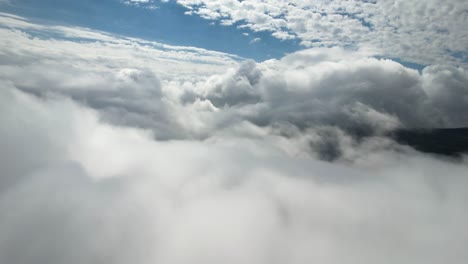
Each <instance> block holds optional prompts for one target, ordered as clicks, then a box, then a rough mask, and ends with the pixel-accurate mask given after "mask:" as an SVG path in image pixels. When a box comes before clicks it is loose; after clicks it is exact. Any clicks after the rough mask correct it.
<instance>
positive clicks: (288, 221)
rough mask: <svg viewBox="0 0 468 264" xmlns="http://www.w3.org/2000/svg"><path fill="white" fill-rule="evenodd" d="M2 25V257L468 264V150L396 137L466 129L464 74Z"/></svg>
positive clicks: (335, 54)
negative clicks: (417, 145) (395, 134)
mask: <svg viewBox="0 0 468 264" xmlns="http://www.w3.org/2000/svg"><path fill="white" fill-rule="evenodd" d="M0 18H1V19H2V20H1V21H2V25H3V26H2V28H0V36H1V38H2V39H4V40H5V41H2V42H1V43H0V56H1V61H2V65H1V66H0V87H1V89H0V146H2V147H1V148H0V167H1V168H2V171H1V173H0V210H1V211H2V212H3V213H2V217H0V234H2V235H1V236H0V262H2V263H3V262H5V263H11V264H17V263H18V264H19V263H21V264H23V263H38V264H42V263H44V264H45V263H47V264H55V263H71V264H74V263H116V264H119V263H122V264H124V263H171V264H173V263H204V264H205V263H220V262H222V263H256V264H259V263H260V264H261V263H292V264H296V263H298V264H299V263H314V262H320V263H325V264H334V263H343V262H347V263H376V262H378V263H395V262H397V263H429V264H431V263H440V262H442V261H448V262H450V263H455V264H458V263H460V264H461V263H465V262H466V259H467V258H468V255H467V254H466V250H465V248H464V245H465V244H466V241H467V238H468V233H467V231H466V228H463V227H464V225H465V222H467V220H468V212H467V210H465V209H464V208H465V207H466V206H465V205H466V201H468V196H467V193H466V190H465V188H464V186H466V185H467V184H468V182H467V178H466V171H467V169H468V162H467V158H466V155H465V156H462V157H461V158H460V159H458V160H449V159H444V158H440V157H436V156H431V155H427V154H423V153H420V152H417V151H416V150H413V149H410V148H409V147H406V146H402V145H399V144H397V143H396V142H393V141H392V140H391V139H390V138H388V137H386V136H385V133H387V132H388V131H392V130H393V129H395V128H398V127H408V128H413V127H435V126H437V127H452V126H465V125H466V124H467V119H466V117H464V116H463V115H462V113H465V112H466V110H468V109H466V107H467V105H468V104H466V103H465V102H466V98H465V97H466V96H465V95H466V92H467V91H466V87H468V86H467V85H466V84H467V80H468V78H467V73H466V71H465V70H464V69H463V68H459V67H458V68H457V67H453V66H441V65H431V66H429V67H426V68H425V69H424V70H423V71H422V72H421V73H420V72H418V71H415V70H412V69H409V68H406V67H404V66H403V65H401V64H399V63H397V62H395V61H391V60H386V59H376V58H373V57H372V56H373V55H375V53H374V50H372V49H361V50H358V51H349V50H346V49H341V48H320V49H309V50H304V51H300V52H297V53H293V54H290V55H288V56H285V57H284V58H282V59H279V60H269V61H265V62H261V63H256V62H254V61H250V60H246V61H244V60H242V61H241V60H240V59H239V58H237V57H233V56H231V55H229V54H223V53H216V52H211V51H207V50H202V49H197V48H193V47H173V46H166V45H162V44H158V43H154V42H146V41H143V40H138V39H129V38H124V37H118V36H114V35H110V34H107V33H104V32H96V31H92V30H87V29H82V28H70V27H45V26H42V25H39V24H34V23H32V22H30V21H28V20H26V19H23V18H20V17H14V16H8V15H2V16H0ZM33 31H35V32H36V33H37V32H42V33H43V34H42V35H41V34H37V35H35V34H34V32H33ZM50 32H54V33H55V34H56V36H55V37H54V38H47V37H39V36H44V35H47V33H50ZM70 36H73V37H70ZM77 36H81V37H78V38H76V37H77ZM96 54H98V55H96Z"/></svg>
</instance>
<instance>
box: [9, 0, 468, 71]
mask: <svg viewBox="0 0 468 264" xmlns="http://www.w3.org/2000/svg"><path fill="white" fill-rule="evenodd" d="M2 3H3V4H2ZM5 3H6V4H5ZM422 3H424V4H422ZM0 10H1V11H3V12H7V13H13V14H17V15H20V16H24V17H26V18H28V19H31V20H36V21H38V22H41V23H48V24H55V25H69V26H79V27H87V28H91V29H95V30H101V31H106V32H110V33H114V34H118V35H123V36H131V37H138V38H141V39H146V40H152V41H157V42H160V43H165V44H170V45H179V46H191V47H199V48H204V49H207V50H213V51H220V52H224V53H229V54H234V55H238V56H241V57H243V58H249V59H254V60H256V61H264V60H267V59H270V58H281V57H283V56H284V55H285V54H289V53H292V52H294V51H298V50H301V49H306V48H317V47H342V48H347V49H354V50H359V49H361V50H362V49H365V50H372V52H371V53H372V54H373V55H374V56H375V57H377V58H391V59H394V60H396V61H398V62H400V63H403V64H404V65H406V66H408V67H411V68H415V69H418V70H421V69H423V68H424V66H426V65H431V64H452V65H457V66H461V65H463V66H466V64H467V63H468V53H467V49H468V47H467V44H466V43H468V34H467V33H466V30H465V29H464V24H465V23H466V19H467V16H468V15H467V14H468V8H467V7H466V5H463V1H455V2H454V3H451V4H447V5H446V6H445V7H444V8H440V7H439V3H438V1H435V0H431V1H424V2H420V1H380V2H376V1H364V0H354V1H343V0H329V1H312V2H311V1H307V0H294V1H274V0H264V1H257V0H252V1H237V0H219V1H211V0H164V1H162V0H101V1H93V0H83V1H76V0H62V1H57V0H41V1H36V0H3V1H0ZM188 13H190V14H188ZM413 14H418V16H415V15H413ZM431 21H437V23H431Z"/></svg>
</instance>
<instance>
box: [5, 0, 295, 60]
mask: <svg viewBox="0 0 468 264" xmlns="http://www.w3.org/2000/svg"><path fill="white" fill-rule="evenodd" d="M157 5H158V8H156V9H150V8H143V7H142V6H140V7H137V6H132V5H126V4H123V3H122V2H121V1H120V0H100V1H95V0H80V1H76V0H61V1H56V0H41V1H37V0H14V1H13V2H12V5H4V6H1V7H0V9H1V11H3V12H8V13H13V14H16V15H20V16H24V17H27V18H30V19H35V20H36V21H38V22H41V23H44V24H60V25H68V26H79V27H87V28H91V29H95V30H100V31H106V32H110V33H113V34H118V35H124V36H129V37H136V38H142V39H146V40H152V41H157V42H161V43H165V44H169V45H177V46H192V47H199V48H204V49H208V50H214V51H220V52H224V53H230V54H235V55H238V56H241V57H244V58H250V59H254V60H256V61H263V60H266V59H270V58H280V57H282V56H284V54H287V53H291V52H294V51H296V50H299V49H302V48H303V47H301V46H300V45H299V42H298V41H295V40H287V41H281V40H278V39H276V38H274V37H273V36H271V32H252V31H251V30H248V29H240V28H238V27H237V26H236V25H232V26H224V25H219V24H218V23H217V22H216V21H209V20H206V19H203V18H200V17H199V16H196V15H192V16H190V15H186V14H184V13H185V12H186V11H187V9H186V8H184V7H182V6H180V5H178V4H176V3H173V2H167V3H162V2H158V3H157ZM243 33H248V35H247V34H243ZM258 39H260V40H258ZM254 40H256V41H254Z"/></svg>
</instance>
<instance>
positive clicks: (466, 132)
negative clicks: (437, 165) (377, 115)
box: [391, 128, 468, 156]
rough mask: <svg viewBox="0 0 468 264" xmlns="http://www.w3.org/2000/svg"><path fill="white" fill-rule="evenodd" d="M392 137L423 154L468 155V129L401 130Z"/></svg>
mask: <svg viewBox="0 0 468 264" xmlns="http://www.w3.org/2000/svg"><path fill="white" fill-rule="evenodd" d="M391 137H393V138H394V139H395V140H396V141H397V142H399V143H400V144H403V145H408V146H411V147H413V148H414V149H416V150H419V151H421V152H427V153H434V154H440V155H448V156H459V155H461V154H462V153H467V154H468V128H449V129H415V130H408V129H400V130H397V131H394V132H393V133H392V134H391Z"/></svg>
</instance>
